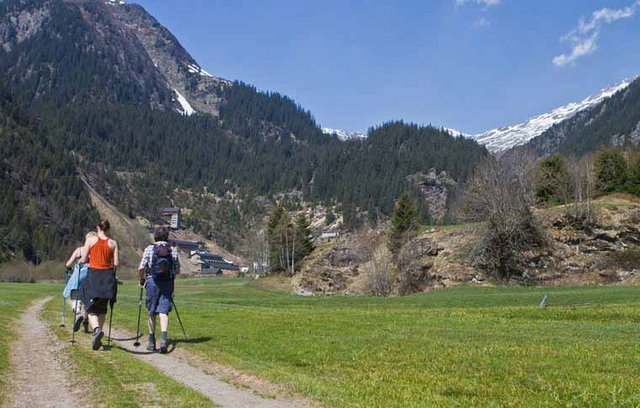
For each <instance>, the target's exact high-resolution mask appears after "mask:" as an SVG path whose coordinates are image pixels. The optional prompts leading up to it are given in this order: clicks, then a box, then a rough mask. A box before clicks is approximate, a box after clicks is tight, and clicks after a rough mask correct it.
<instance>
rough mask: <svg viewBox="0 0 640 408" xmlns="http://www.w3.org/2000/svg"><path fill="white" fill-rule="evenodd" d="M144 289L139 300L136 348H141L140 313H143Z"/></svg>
mask: <svg viewBox="0 0 640 408" xmlns="http://www.w3.org/2000/svg"><path fill="white" fill-rule="evenodd" d="M143 289H144V287H142V286H141V287H140V298H139V299H138V327H137V328H136V342H135V343H133V346H134V347H140V313H141V312H142V290H143Z"/></svg>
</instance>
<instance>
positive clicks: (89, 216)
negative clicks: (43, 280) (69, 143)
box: [0, 85, 97, 263]
mask: <svg viewBox="0 0 640 408" xmlns="http://www.w3.org/2000/svg"><path fill="white" fill-rule="evenodd" d="M0 145H1V146H2V149H1V150H0V152H1V153H0V185H1V186H2V188H0V261H4V260H6V259H9V258H12V257H14V256H20V257H23V258H24V259H26V260H28V261H31V262H34V263H38V262H40V261H41V260H44V259H50V258H60V257H63V256H64V255H63V254H62V253H61V252H60V249H61V248H65V247H67V246H68V245H69V244H70V243H72V242H73V243H75V242H77V241H78V240H80V239H81V238H82V236H83V234H84V233H85V232H86V231H87V228H88V227H89V226H90V225H91V223H92V222H93V221H94V220H95V218H96V216H97V215H96V214H95V212H94V210H93V209H92V208H91V206H90V204H89V196H88V194H87V192H86V190H85V188H84V186H83V184H82V182H81V181H80V180H79V179H78V178H77V174H76V166H75V163H74V160H73V159H72V157H71V155H70V154H69V153H68V152H66V151H64V150H63V149H61V148H59V147H58V146H56V145H55V144H53V143H50V142H49V141H48V140H47V139H46V138H43V137H41V135H40V134H39V133H38V132H37V131H35V130H34V128H33V121H32V120H31V119H30V118H29V117H28V115H27V114H26V112H25V111H24V110H23V109H22V107H21V106H19V104H18V103H17V102H16V100H15V99H14V98H13V97H12V96H11V95H10V94H9V92H8V91H7V89H6V87H5V86H4V85H0ZM65 255H66V254H65Z"/></svg>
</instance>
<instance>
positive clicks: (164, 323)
mask: <svg viewBox="0 0 640 408" xmlns="http://www.w3.org/2000/svg"><path fill="white" fill-rule="evenodd" d="M168 329H169V315H167V314H164V313H160V330H161V331H162V332H163V333H166V332H167V331H168Z"/></svg>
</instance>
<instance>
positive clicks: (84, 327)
mask: <svg viewBox="0 0 640 408" xmlns="http://www.w3.org/2000/svg"><path fill="white" fill-rule="evenodd" d="M82 331H84V332H85V333H89V322H88V321H87V320H86V319H84V321H83V322H82Z"/></svg>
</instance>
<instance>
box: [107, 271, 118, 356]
mask: <svg viewBox="0 0 640 408" xmlns="http://www.w3.org/2000/svg"><path fill="white" fill-rule="evenodd" d="M116 276H117V273H116V268H113V279H115V280H116V293H118V279H117V278H116ZM113 303H114V301H113V299H111V300H110V301H109V306H110V308H109V309H110V310H109V336H108V337H107V347H109V348H111V323H112V322H113Z"/></svg>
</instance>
